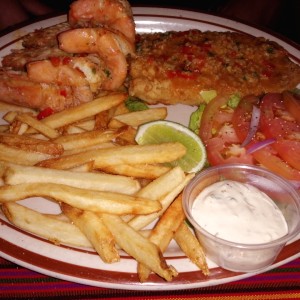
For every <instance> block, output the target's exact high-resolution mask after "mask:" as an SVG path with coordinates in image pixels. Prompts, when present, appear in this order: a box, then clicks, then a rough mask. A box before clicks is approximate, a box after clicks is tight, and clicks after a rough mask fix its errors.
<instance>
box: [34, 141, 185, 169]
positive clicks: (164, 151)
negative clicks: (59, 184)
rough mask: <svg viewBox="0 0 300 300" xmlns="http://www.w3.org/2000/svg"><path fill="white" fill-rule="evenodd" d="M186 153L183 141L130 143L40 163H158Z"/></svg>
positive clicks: (57, 165) (65, 166)
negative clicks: (145, 143) (151, 143)
mask: <svg viewBox="0 0 300 300" xmlns="http://www.w3.org/2000/svg"><path fill="white" fill-rule="evenodd" d="M185 153H186V148H185V147H184V146H183V145H182V144H181V143H164V144H157V145H128V146H122V147H115V148H108V149H107V148H106V149H98V150H91V151H86V152H82V153H78V154H74V155H69V156H62V157H59V158H55V159H51V160H45V161H43V162H41V163H40V164H39V165H40V166H42V167H48V168H56V169H70V168H73V167H76V166H78V165H82V164H84V163H86V162H88V161H94V167H95V168H103V167H108V166H110V165H120V164H156V163H165V162H171V161H174V160H177V159H178V158H180V157H182V156H183V155H184V154H185Z"/></svg>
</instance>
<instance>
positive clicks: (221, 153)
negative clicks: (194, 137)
mask: <svg viewBox="0 0 300 300" xmlns="http://www.w3.org/2000/svg"><path fill="white" fill-rule="evenodd" d="M206 152H207V160H208V161H209V163H210V164H211V165H212V166H216V165H224V164H230V163H241V164H242V163H244V164H251V165H252V164H253V163H254V161H253V157H252V155H249V154H246V153H245V151H244V152H241V153H240V154H239V155H228V154H227V153H226V152H227V147H226V145H225V143H224V140H223V139H222V138H220V137H215V138H212V139H209V140H208V141H207V143H206Z"/></svg>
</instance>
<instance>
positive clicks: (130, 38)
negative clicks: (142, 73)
mask: <svg viewBox="0 0 300 300" xmlns="http://www.w3.org/2000/svg"><path fill="white" fill-rule="evenodd" d="M83 26H85V27H87V28H82V27H83ZM78 27H79V28H78ZM93 27H96V28H93ZM44 32H45V34H44ZM47 32H48V33H47ZM57 33H58V36H56V34H57ZM45 35H46V36H45ZM48 35H49V36H48ZM38 40H41V41H40V43H39V42H38ZM43 40H45V41H43ZM134 41H135V26H134V21H133V17H132V12H131V8H130V5H129V3H128V2H127V0H77V1H75V2H74V3H73V4H72V5H71V8H70V12H69V24H66V23H62V24H60V25H57V26H53V27H50V28H48V29H45V31H44V30H38V31H36V32H34V33H32V34H30V35H28V36H27V38H26V39H25V41H24V42H23V46H24V47H25V48H24V50H16V52H15V53H12V55H11V56H7V57H6V58H5V59H3V66H4V68H2V69H1V70H0V101H4V102H8V103H13V104H17V105H21V106H27V107H31V108H37V109H44V108H46V107H51V108H52V109H53V110H54V111H60V110H62V109H64V108H67V107H70V106H76V105H78V104H80V103H82V102H87V101H91V100H92V99H93V98H94V96H95V95H97V94H99V92H101V91H102V90H103V91H111V90H117V89H119V88H120V87H121V86H122V85H123V83H124V81H125V79H126V76H127V71H128V65H127V55H128V54H134V52H135V43H134ZM35 44H36V45H37V47H42V48H33V47H34V46H35ZM45 45H46V47H45ZM27 47H29V48H27ZM48 47H49V48H48ZM42 49H44V50H42ZM47 49H48V50H47ZM27 50H28V51H27ZM40 51H41V52H40ZM12 69H18V70H19V71H18V72H15V71H11V70H12Z"/></svg>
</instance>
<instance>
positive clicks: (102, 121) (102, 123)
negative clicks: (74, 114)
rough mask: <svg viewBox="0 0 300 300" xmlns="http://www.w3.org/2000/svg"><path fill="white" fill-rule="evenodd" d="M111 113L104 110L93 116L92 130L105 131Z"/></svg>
mask: <svg viewBox="0 0 300 300" xmlns="http://www.w3.org/2000/svg"><path fill="white" fill-rule="evenodd" d="M112 115H113V113H112V110H111V109H110V110H105V111H102V112H100V113H99V114H96V115H95V124H94V130H97V129H107V128H108V126H107V125H108V122H109V120H110V119H111V117H112Z"/></svg>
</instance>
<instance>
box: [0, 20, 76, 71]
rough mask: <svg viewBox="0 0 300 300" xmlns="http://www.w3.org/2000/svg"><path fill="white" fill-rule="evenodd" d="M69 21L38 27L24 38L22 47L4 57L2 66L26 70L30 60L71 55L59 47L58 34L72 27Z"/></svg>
mask: <svg viewBox="0 0 300 300" xmlns="http://www.w3.org/2000/svg"><path fill="white" fill-rule="evenodd" d="M70 28H71V27H70V25H69V24H68V23H67V22H63V23H59V24H57V25H53V26H50V27H47V28H41V29H37V30H35V31H33V32H31V33H29V34H27V35H25V36H24V37H23V38H22V45H23V47H24V48H22V49H13V50H12V51H11V53H9V54H8V55H6V56H4V57H3V58H2V67H4V68H11V69H13V70H19V71H24V70H25V66H26V64H27V63H28V62H32V61H37V60H43V59H48V58H50V57H60V56H70V54H69V53H66V52H65V51H63V50H61V49H59V48H58V40H57V35H58V34H59V33H61V32H63V31H65V30H68V29H70Z"/></svg>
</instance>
